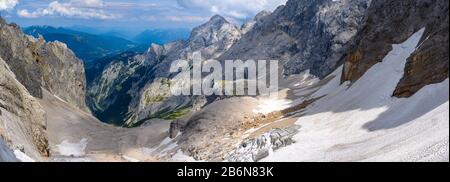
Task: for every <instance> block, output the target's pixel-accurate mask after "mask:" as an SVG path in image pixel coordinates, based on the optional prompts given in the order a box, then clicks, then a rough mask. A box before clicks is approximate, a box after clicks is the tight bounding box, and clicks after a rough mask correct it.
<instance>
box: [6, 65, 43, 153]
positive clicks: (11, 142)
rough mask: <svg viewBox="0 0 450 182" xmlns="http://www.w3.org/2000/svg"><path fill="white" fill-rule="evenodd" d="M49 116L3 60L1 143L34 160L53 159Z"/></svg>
mask: <svg viewBox="0 0 450 182" xmlns="http://www.w3.org/2000/svg"><path fill="white" fill-rule="evenodd" d="M46 125H47V123H46V118H45V112H44V110H43V109H42V106H41V105H40V104H39V103H38V102H37V101H36V99H35V98H34V97H33V96H31V95H30V94H29V93H28V91H27V89H26V88H25V87H24V86H23V85H22V84H21V83H20V82H19V81H18V80H17V79H16V77H15V75H14V73H13V72H12V70H11V69H10V67H9V66H8V65H7V64H6V62H5V61H3V59H2V58H1V57H0V139H2V140H3V141H5V143H6V145H7V146H8V147H9V148H11V149H20V150H23V152H24V153H26V154H27V155H29V156H30V157H32V158H34V159H40V158H42V156H49V155H50V154H49V145H48V139H47V135H46V133H45V129H46Z"/></svg>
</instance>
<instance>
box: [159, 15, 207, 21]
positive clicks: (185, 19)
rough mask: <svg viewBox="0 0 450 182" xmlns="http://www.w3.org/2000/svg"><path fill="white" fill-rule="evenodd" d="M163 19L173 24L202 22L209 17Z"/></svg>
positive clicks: (171, 17) (167, 17)
mask: <svg viewBox="0 0 450 182" xmlns="http://www.w3.org/2000/svg"><path fill="white" fill-rule="evenodd" d="M164 19H166V20H169V21H173V22H204V21H207V20H208V19H209V17H202V16H166V17H164Z"/></svg>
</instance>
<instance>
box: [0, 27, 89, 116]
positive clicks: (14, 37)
mask: <svg viewBox="0 0 450 182" xmlns="http://www.w3.org/2000/svg"><path fill="white" fill-rule="evenodd" d="M0 56H1V57H2V58H3V59H4V61H5V62H6V64H8V66H9V67H10V68H11V71H12V72H13V73H14V74H15V75H16V77H17V80H18V81H19V82H20V83H22V84H23V85H24V86H25V88H26V89H27V90H28V91H29V93H30V94H31V95H32V96H34V97H37V98H42V90H41V89H42V88H44V89H47V90H49V91H50V92H51V93H53V94H54V95H56V96H58V97H60V98H61V99H63V100H65V101H67V102H68V103H70V104H71V105H73V106H75V107H78V108H80V109H83V110H85V111H88V108H87V106H86V103H85V87H86V79H85V74H84V66H83V63H82V62H81V61H80V60H79V59H78V58H76V57H75V55H74V53H73V52H72V51H71V50H70V49H68V48H67V46H66V45H65V44H63V43H60V42H50V43H46V42H45V41H44V40H43V39H35V38H32V37H31V36H27V35H25V34H23V32H22V31H21V30H20V28H19V27H18V26H17V25H15V24H7V23H6V22H5V21H4V20H3V19H1V18H0Z"/></svg>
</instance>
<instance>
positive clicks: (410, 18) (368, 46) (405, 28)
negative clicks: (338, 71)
mask: <svg viewBox="0 0 450 182" xmlns="http://www.w3.org/2000/svg"><path fill="white" fill-rule="evenodd" d="M448 5H449V4H448V1H446V0H411V1H394V0H380V1H373V3H372V4H371V7H370V9H369V11H368V19H367V22H366V23H365V26H364V29H363V31H361V32H360V33H359V34H358V36H357V38H356V42H357V43H356V44H355V46H353V47H352V48H351V49H350V50H349V51H348V55H347V56H346V57H345V59H344V62H345V64H344V72H343V77H342V79H343V80H342V81H355V80H357V79H359V78H360V77H361V76H362V75H363V74H364V73H365V72H366V71H367V70H368V69H369V68H370V67H372V66H373V65H374V64H376V63H378V62H380V61H382V59H383V58H384V57H385V56H386V55H387V54H388V52H389V51H391V50H392V44H398V43H401V42H403V41H405V40H406V39H407V38H409V37H410V36H411V35H412V34H414V33H415V32H417V31H418V30H420V29H422V28H425V29H426V30H425V33H424V36H423V37H422V40H421V43H420V46H419V47H418V48H417V50H416V51H415V52H414V53H413V54H412V55H411V57H410V58H408V61H407V64H406V68H405V75H404V77H403V78H402V79H401V80H400V82H399V84H398V86H397V89H396V90H395V91H394V95H395V96H398V97H409V96H411V95H413V94H414V93H415V92H416V91H418V90H419V89H421V88H422V87H423V86H425V85H428V84H432V83H438V82H442V81H443V80H445V79H446V78H448V69H449V61H448V59H449V52H448V49H449V43H448V42H449V41H448V37H449V36H448V32H449V27H448V24H449V20H448V13H449V12H448Z"/></svg>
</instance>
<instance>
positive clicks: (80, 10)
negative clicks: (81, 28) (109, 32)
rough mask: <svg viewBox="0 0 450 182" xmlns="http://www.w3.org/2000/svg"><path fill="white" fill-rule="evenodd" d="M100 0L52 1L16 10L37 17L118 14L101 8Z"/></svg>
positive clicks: (100, 16)
mask: <svg viewBox="0 0 450 182" xmlns="http://www.w3.org/2000/svg"><path fill="white" fill-rule="evenodd" d="M103 7H104V4H103V1H102V0H70V1H66V2H62V3H61V2H59V1H53V2H51V3H50V4H48V6H47V7H46V8H39V9H37V10H35V11H32V12H30V11H28V10H26V9H22V10H18V11H17V14H18V15H19V16H21V17H24V18H37V17H41V16H52V15H53V16H65V17H75V18H84V19H114V18H117V17H119V15H115V14H109V13H106V12H105V11H103V10H102V8H103Z"/></svg>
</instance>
